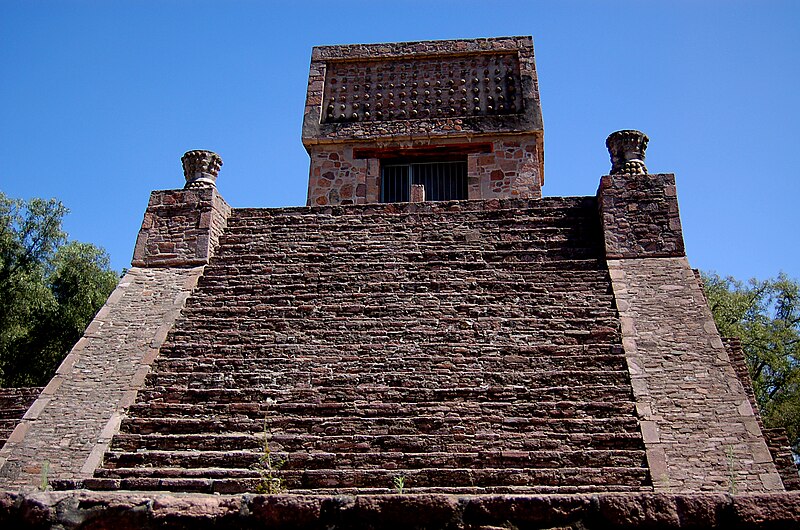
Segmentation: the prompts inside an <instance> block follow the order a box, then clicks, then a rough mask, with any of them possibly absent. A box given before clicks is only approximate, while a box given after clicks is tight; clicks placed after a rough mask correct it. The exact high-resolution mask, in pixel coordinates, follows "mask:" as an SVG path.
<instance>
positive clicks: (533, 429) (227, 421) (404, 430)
mask: <svg viewBox="0 0 800 530" xmlns="http://www.w3.org/2000/svg"><path fill="white" fill-rule="evenodd" d="M265 421H266V425H265ZM265 427H266V428H267V429H268V432H269V433H270V434H271V435H276V436H278V435H281V434H287V435H288V434H314V435H320V436H322V435H326V436H355V435H358V434H360V433H369V434H371V435H382V434H386V435H413V434H414V433H417V434H420V435H442V434H444V435H446V434H451V433H457V434H467V435H478V434H481V433H483V432H489V431H491V432H494V433H505V432H513V433H517V434H521V433H527V434H530V435H532V436H538V435H539V434H540V433H542V432H547V433H568V434H569V433H583V434H594V433H616V432H633V433H635V432H638V430H639V423H638V421H637V420H636V418H635V417H633V416H631V417H627V418H624V417H622V418H620V417H611V418H608V417H606V418H570V417H563V416H558V417H553V418H551V417H546V416H545V417H522V416H504V417H503V416H495V417H488V418H487V417H474V416H469V415H463V416H462V415H455V414H454V415H453V416H449V417H440V416H408V415H397V416H387V417H382V418H381V417H368V418H361V417H354V416H346V417H327V418H318V417H314V416H307V415H302V416H297V415H285V414H269V415H267V417H266V418H260V419H250V418H237V417H227V418H220V417H208V418H204V419H201V418H127V419H125V420H124V421H123V430H124V431H125V432H127V433H130V434H224V433H227V432H239V433H242V432H243V433H254V434H259V433H263V429H264V428H265Z"/></svg>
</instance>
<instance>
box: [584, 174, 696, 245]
mask: <svg viewBox="0 0 800 530" xmlns="http://www.w3.org/2000/svg"><path fill="white" fill-rule="evenodd" d="M597 199H598V204H599V207H600V216H601V220H602V223H603V232H604V235H605V245H606V257H608V258H644V257H649V258H654V257H679V256H684V255H685V253H684V245H683V231H682V230H681V219H680V214H679V211H678V198H677V193H676V190H675V175H673V174H671V173H663V174H652V175H606V176H604V177H603V178H602V179H601V180H600V188H599V189H598V190H597Z"/></svg>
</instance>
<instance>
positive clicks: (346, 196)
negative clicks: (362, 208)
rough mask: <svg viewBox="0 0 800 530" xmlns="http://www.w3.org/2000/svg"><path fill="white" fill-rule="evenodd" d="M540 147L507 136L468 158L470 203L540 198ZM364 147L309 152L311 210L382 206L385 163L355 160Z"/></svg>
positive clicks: (535, 142) (319, 148) (533, 139)
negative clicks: (350, 205) (382, 169)
mask: <svg viewBox="0 0 800 530" xmlns="http://www.w3.org/2000/svg"><path fill="white" fill-rule="evenodd" d="M540 143H541V142H540V140H539V139H538V138H537V137H536V136H534V135H529V136H506V137H503V138H496V139H494V140H493V141H491V142H487V143H486V144H485V145H486V149H482V150H480V151H479V152H473V153H469V154H465V155H464V158H465V159H466V160H467V175H468V198H469V199H504V198H505V199H510V198H521V199H537V198H540V197H541V196H542V190H541V182H542V175H541V173H540V170H539V167H540V166H539V159H540V157H541V153H540V151H539V144H540ZM443 145H447V143H444V144H443ZM360 147H364V146H362V145H359V144H353V145H351V144H347V145H326V146H314V147H313V148H312V149H310V151H309V152H310V157H311V170H310V175H309V179H308V201H307V205H308V206H324V205H328V204H330V205H336V204H367V203H376V202H380V188H381V183H380V179H381V171H380V164H381V161H380V160H379V159H377V158H361V159H359V158H355V157H354V154H353V153H354V151H357V150H358V149H359V148H360Z"/></svg>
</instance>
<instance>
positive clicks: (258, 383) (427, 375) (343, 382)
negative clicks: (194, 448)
mask: <svg viewBox="0 0 800 530" xmlns="http://www.w3.org/2000/svg"><path fill="white" fill-rule="evenodd" d="M626 380H627V372H624V371H609V370H580V371H578V370H569V371H568V370H559V371H555V372H551V373H544V372H541V371H533V370H529V371H519V370H513V371H507V370H501V371H492V370H483V369H477V370H476V369H460V370H453V368H452V367H449V366H446V367H442V368H434V367H427V366H418V367H417V369H414V368H409V369H405V370H402V369H399V368H394V367H391V368H389V369H387V370H386V371H379V372H375V371H372V370H370V371H358V372H354V373H352V372H351V373H342V372H341V371H338V370H333V369H330V370H326V371H325V372H320V371H306V370H302V369H301V368H300V367H298V369H296V370H280V371H273V370H270V371H267V370H265V371H261V372H238V371H237V372H228V373H225V374H217V373H213V372H192V373H187V372H184V373H165V372H161V371H155V372H151V373H150V374H149V376H148V386H151V387H153V388H160V387H164V388H170V389H173V390H177V389H179V388H201V389H213V388H262V389H273V390H274V389H281V388H288V387H290V386H292V385H296V384H298V383H302V384H306V385H309V386H311V387H315V388H317V389H318V390H320V391H325V390H326V389H328V388H330V389H332V390H335V389H337V388H338V387H342V386H344V387H355V386H358V387H359V388H361V389H363V390H364V391H365V392H366V393H371V391H377V392H381V391H383V390H387V389H391V388H400V389H405V388H424V387H430V388H434V389H437V390H438V389H449V388H480V387H482V386H493V387H496V386H511V385H514V386H525V387H528V388H531V389H538V388H545V387H549V386H552V385H553V384H557V385H560V386H572V385H576V386H579V385H609V386H610V385H615V384H620V383H624V382H625V381H626Z"/></svg>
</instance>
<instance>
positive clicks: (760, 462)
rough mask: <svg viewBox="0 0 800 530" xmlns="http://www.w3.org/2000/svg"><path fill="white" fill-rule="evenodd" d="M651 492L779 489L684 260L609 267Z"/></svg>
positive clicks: (755, 420)
mask: <svg viewBox="0 0 800 530" xmlns="http://www.w3.org/2000/svg"><path fill="white" fill-rule="evenodd" d="M608 267H609V272H610V274H611V280H612V285H613V290H614V295H615V297H616V302H617V307H618V309H619V314H620V320H621V323H622V336H623V347H624V349H625V354H626V356H627V360H628V368H629V370H630V374H631V383H632V386H633V391H634V396H635V397H636V403H637V405H636V406H637V413H638V415H639V417H640V423H641V428H642V436H643V438H644V442H645V447H646V451H647V459H648V464H649V467H650V472H651V475H652V479H653V486H654V488H655V490H656V491H728V492H730V493H736V492H758V491H782V490H783V489H784V487H783V484H782V482H781V478H780V476H779V475H778V473H777V471H776V468H775V465H774V464H773V461H772V456H771V455H770V451H769V449H768V448H767V445H766V443H765V441H764V438H763V437H762V434H761V428H760V426H759V422H758V418H757V416H756V414H755V412H754V411H753V407H752V405H751V403H750V400H749V399H748V396H747V393H746V391H745V389H744V387H743V386H742V383H741V381H740V380H739V377H738V376H737V375H736V372H735V370H734V368H733V366H732V364H731V361H730V359H729V356H728V353H727V352H726V350H725V346H724V345H723V343H722V340H721V338H720V336H719V333H718V332H717V328H716V326H715V324H714V319H713V317H712V315H711V310H710V309H709V308H708V306H707V305H706V303H705V298H704V296H703V292H702V290H701V288H700V286H699V285H698V283H697V280H696V278H695V275H694V272H693V271H692V270H691V268H690V267H689V264H688V262H687V261H686V259H685V258H683V257H679V258H643V259H621V260H609V261H608Z"/></svg>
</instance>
